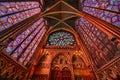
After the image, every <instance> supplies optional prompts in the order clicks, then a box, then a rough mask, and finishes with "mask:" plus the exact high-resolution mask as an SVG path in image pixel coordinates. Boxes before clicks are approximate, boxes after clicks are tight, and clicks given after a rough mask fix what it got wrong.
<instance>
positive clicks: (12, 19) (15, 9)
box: [0, 2, 41, 31]
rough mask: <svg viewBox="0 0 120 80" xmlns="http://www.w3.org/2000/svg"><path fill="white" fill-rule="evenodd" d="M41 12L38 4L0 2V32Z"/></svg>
mask: <svg viewBox="0 0 120 80" xmlns="http://www.w3.org/2000/svg"><path fill="white" fill-rule="evenodd" d="M40 11H41V9H40V8H39V3H38V2H0V31H3V30H5V29H7V28H9V27H11V26H12V25H14V24H16V23H18V22H21V21H23V20H24V19H26V18H29V17H31V16H33V15H35V14H37V13H39V12H40Z"/></svg>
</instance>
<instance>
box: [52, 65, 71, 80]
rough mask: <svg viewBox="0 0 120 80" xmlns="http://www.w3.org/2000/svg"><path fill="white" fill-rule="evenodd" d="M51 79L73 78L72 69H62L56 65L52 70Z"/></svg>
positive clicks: (66, 79) (65, 79) (69, 79)
mask: <svg viewBox="0 0 120 80" xmlns="http://www.w3.org/2000/svg"><path fill="white" fill-rule="evenodd" d="M50 80H71V71H70V70H69V69H68V68H63V69H62V70H60V69H59V68H58V67H56V68H55V69H53V70H52V71H51V77H50Z"/></svg>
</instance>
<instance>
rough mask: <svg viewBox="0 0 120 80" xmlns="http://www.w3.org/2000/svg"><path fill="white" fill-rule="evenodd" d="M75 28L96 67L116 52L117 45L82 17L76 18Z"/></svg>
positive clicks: (108, 59)
mask: <svg viewBox="0 0 120 80" xmlns="http://www.w3.org/2000/svg"><path fill="white" fill-rule="evenodd" d="M76 30H78V32H79V34H80V35H81V36H82V39H83V41H84V43H85V45H86V47H87V48H88V50H89V52H90V55H91V57H92V59H93V61H94V63H95V65H96V67H97V68H100V67H101V66H103V65H104V64H105V63H106V62H108V61H110V60H111V59H113V57H114V56H115V54H116V52H117V45H116V43H113V42H112V41H110V40H109V39H108V37H107V35H106V34H104V33H103V32H102V31H100V30H99V29H97V28H96V27H95V26H94V25H93V24H91V23H90V22H88V21H87V20H86V19H84V18H80V19H79V20H78V26H77V27H76Z"/></svg>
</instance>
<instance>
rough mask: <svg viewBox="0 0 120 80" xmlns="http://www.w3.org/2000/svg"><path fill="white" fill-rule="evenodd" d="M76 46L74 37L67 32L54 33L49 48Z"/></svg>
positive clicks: (49, 40)
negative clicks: (51, 46)
mask: <svg viewBox="0 0 120 80" xmlns="http://www.w3.org/2000/svg"><path fill="white" fill-rule="evenodd" d="M50 45H53V46H75V45H76V41H75V38H74V36H73V35H72V34H71V33H69V32H65V31H58V32H54V33H52V34H51V35H50V36H49V39H48V41H47V46H50Z"/></svg>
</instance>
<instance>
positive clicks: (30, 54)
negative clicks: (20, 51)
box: [23, 28, 46, 65]
mask: <svg viewBox="0 0 120 80" xmlns="http://www.w3.org/2000/svg"><path fill="white" fill-rule="evenodd" d="M41 31H42V32H41V33H40V34H39V35H38V36H39V39H38V40H37V42H36V44H35V45H34V47H33V48H32V51H30V53H29V55H28V56H27V58H26V59H25V61H24V63H23V65H26V64H27V63H28V62H29V61H30V59H31V58H32V56H33V53H34V52H35V50H36V48H37V46H38V44H39V42H40V41H41V39H42V37H43V36H44V34H45V32H46V29H45V28H43V30H41Z"/></svg>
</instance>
